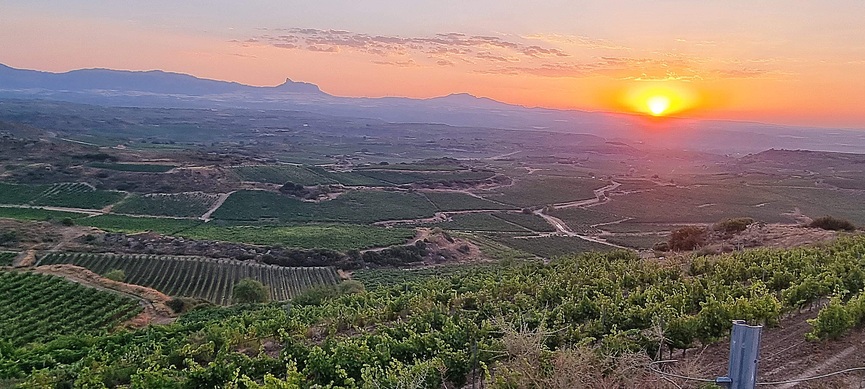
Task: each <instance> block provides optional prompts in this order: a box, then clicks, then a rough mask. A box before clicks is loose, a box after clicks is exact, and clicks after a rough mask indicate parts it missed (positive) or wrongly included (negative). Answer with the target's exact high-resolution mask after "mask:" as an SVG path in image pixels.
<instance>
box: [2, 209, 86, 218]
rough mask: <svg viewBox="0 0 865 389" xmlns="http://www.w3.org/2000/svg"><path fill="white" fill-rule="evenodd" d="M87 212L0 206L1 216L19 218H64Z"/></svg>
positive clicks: (81, 215) (83, 214)
mask: <svg viewBox="0 0 865 389" xmlns="http://www.w3.org/2000/svg"><path fill="white" fill-rule="evenodd" d="M86 216H87V214H85V213H77V212H63V211H49V210H45V209H39V208H17V207H2V206H0V218H6V219H17V220H62V219H66V218H69V219H73V220H74V219H79V218H82V217H86Z"/></svg>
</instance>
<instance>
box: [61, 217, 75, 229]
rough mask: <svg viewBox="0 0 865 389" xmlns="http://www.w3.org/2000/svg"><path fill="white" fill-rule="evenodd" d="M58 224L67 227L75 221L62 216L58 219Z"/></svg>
mask: <svg viewBox="0 0 865 389" xmlns="http://www.w3.org/2000/svg"><path fill="white" fill-rule="evenodd" d="M60 224H62V225H64V226H67V227H69V226H74V225H75V221H74V220H72V219H71V218H68V217H64V218H63V220H61V221H60Z"/></svg>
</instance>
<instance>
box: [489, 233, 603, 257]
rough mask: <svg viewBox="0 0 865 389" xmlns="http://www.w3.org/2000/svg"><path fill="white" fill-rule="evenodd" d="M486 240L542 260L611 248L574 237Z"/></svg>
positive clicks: (502, 236) (494, 237)
mask: <svg viewBox="0 0 865 389" xmlns="http://www.w3.org/2000/svg"><path fill="white" fill-rule="evenodd" d="M487 237H488V238H490V239H493V240H495V241H497V242H499V243H501V244H504V245H506V246H509V247H512V248H514V249H517V250H520V251H525V252H527V253H531V254H534V255H537V256H539V257H542V258H553V257H558V256H562V255H569V254H578V253H584V252H588V251H610V250H611V249H612V247H610V246H608V245H605V244H602V243H595V242H590V241H587V240H584V239H581V238H578V237H575V236H555V235H554V236H542V237H520V236H516V235H509V234H495V235H494V234H489V235H487Z"/></svg>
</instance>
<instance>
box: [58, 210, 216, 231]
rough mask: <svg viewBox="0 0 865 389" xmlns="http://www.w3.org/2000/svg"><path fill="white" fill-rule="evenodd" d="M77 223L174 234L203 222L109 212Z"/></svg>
mask: <svg viewBox="0 0 865 389" xmlns="http://www.w3.org/2000/svg"><path fill="white" fill-rule="evenodd" d="M75 223H76V224H79V225H82V226H89V227H96V228H99V229H101V230H105V231H111V232H123V233H130V234H134V233H139V232H148V231H149V232H155V233H158V234H163V235H173V234H176V233H178V232H180V231H184V230H188V229H190V228H192V227H195V226H197V225H199V224H201V223H202V222H201V221H200V220H194V219H172V218H155V217H135V216H124V215H112V214H107V215H99V216H94V217H88V218H83V219H78V220H76V221H75Z"/></svg>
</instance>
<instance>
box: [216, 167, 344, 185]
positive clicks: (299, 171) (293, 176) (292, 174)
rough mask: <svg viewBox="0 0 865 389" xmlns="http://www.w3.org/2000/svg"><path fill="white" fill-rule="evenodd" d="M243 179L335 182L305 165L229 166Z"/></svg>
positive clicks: (273, 181) (313, 183)
mask: <svg viewBox="0 0 865 389" xmlns="http://www.w3.org/2000/svg"><path fill="white" fill-rule="evenodd" d="M231 171H233V172H234V173H236V174H237V175H238V176H239V177H240V178H241V180H243V181H256V182H266V183H270V184H280V185H281V184H285V183H286V182H293V183H295V184H300V185H304V186H307V185H320V184H335V183H336V181H335V180H333V179H330V178H327V177H324V176H321V175H318V174H316V173H314V172H312V171H310V170H309V169H307V168H306V167H303V166H296V165H258V166H237V167H233V168H231Z"/></svg>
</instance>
